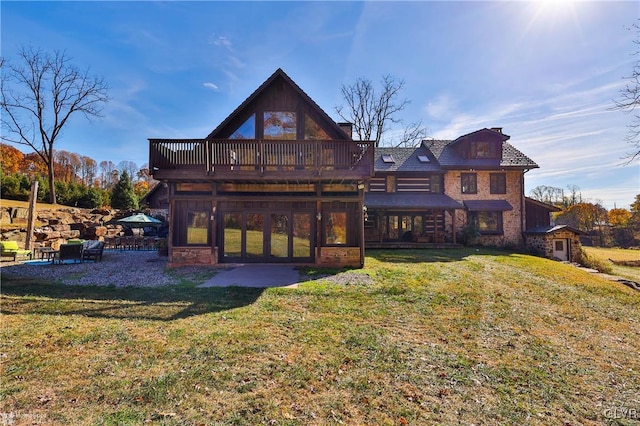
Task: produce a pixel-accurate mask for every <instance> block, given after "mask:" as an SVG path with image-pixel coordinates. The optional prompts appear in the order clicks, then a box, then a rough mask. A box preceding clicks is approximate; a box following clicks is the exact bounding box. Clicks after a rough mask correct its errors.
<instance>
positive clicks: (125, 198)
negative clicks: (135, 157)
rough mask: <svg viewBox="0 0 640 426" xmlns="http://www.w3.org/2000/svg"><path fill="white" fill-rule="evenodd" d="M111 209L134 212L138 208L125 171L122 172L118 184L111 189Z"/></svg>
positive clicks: (129, 179)
mask: <svg viewBox="0 0 640 426" xmlns="http://www.w3.org/2000/svg"><path fill="white" fill-rule="evenodd" d="M111 207H113V208H114V209H120V210H136V209H137V208H138V199H137V198H136V194H135V192H134V191H133V183H132V182H131V178H130V177H129V173H127V172H126V171H124V172H122V174H121V175H120V179H119V180H118V183H116V185H115V186H114V187H113V192H112V193H111Z"/></svg>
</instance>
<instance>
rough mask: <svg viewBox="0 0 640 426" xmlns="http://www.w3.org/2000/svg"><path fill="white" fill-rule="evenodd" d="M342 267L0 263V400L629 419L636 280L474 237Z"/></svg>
mask: <svg viewBox="0 0 640 426" xmlns="http://www.w3.org/2000/svg"><path fill="white" fill-rule="evenodd" d="M307 272H308V273H310V274H311V276H312V277H313V276H319V275H317V274H316V272H317V271H315V270H313V269H309V270H308V271H307ZM320 272H324V273H327V272H328V273H335V272H336V271H320ZM349 274H367V275H369V276H370V277H371V281H372V283H371V284H369V285H363V284H357V283H356V282H363V280H354V281H353V282H351V283H348V282H347V283H342V284H332V283H330V282H329V281H327V279H322V278H319V279H315V280H310V281H309V282H307V283H304V284H302V285H300V286H299V287H298V288H297V289H285V288H280V289H278V288H276V289H268V290H256V289H238V288H231V289H215V288H208V289H197V288H195V286H196V285H197V284H198V283H199V281H200V279H198V278H195V279H194V280H193V281H185V280H184V279H180V274H179V270H178V271H177V272H175V275H176V285H175V286H168V287H165V288H159V289H136V288H118V289H116V288H96V287H69V286H60V285H55V284H53V283H48V282H36V281H32V280H11V279H8V278H7V277H6V276H4V275H3V280H2V305H1V309H2V322H3V324H2V333H1V335H0V345H1V349H0V353H1V358H0V359H1V361H2V367H3V370H2V386H1V394H0V398H1V399H0V401H1V403H2V406H1V407H0V411H1V412H3V413H10V414H11V415H12V416H13V418H14V419H16V421H18V420H19V421H20V422H21V423H22V424H25V423H26V424H31V422H34V420H35V421H39V422H40V424H60V425H69V424H74V425H139V424H147V423H148V424H162V425H200V424H207V425H208V424H216V425H235V424H237V425H245V424H250V425H260V424H265V425H324V424H348V425H359V424H367V425H405V424H408V425H436V424H438V425H439V424H445V425H458V424H464V425H470V424H477V425H504V424H507V425H524V424H527V425H600V424H606V423H610V424H620V425H630V424H637V422H636V423H634V420H633V419H630V418H628V417H630V416H627V418H619V419H612V418H611V417H612V414H611V413H618V414H619V413H620V412H621V409H624V410H626V411H624V412H625V413H629V412H630V411H629V410H635V411H633V412H634V413H638V411H640V410H639V409H640V407H638V395H640V380H638V377H640V357H638V353H640V335H639V330H640V293H638V292H636V291H633V290H631V289H630V288H628V287H626V286H623V285H620V284H616V283H613V282H609V281H607V280H603V279H600V278H598V277H594V276H593V275H591V274H588V273H586V272H584V271H582V270H579V269H577V268H575V267H573V266H570V265H566V264H562V263H559V262H554V261H551V260H546V259H542V258H537V257H532V256H528V255H522V254H516V253H511V252H503V251H490V250H482V249H480V250H477V249H465V250H455V251H454V250H452V251H437V250H424V251H419V250H415V251H410V250H406V251H383V250H379V251H377V250H368V251H367V258H366V267H365V268H364V269H362V270H354V271H351V272H349V273H348V274H346V275H347V276H349ZM336 278H337V277H336ZM203 279H204V278H203ZM615 410H617V411H615ZM618 417H620V416H618ZM20 422H17V423H16V424H21V423H20Z"/></svg>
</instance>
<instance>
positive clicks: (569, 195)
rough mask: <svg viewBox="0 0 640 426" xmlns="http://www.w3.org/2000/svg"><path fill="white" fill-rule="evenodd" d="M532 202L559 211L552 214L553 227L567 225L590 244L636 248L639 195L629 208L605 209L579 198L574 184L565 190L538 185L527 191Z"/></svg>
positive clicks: (639, 231)
mask: <svg viewBox="0 0 640 426" xmlns="http://www.w3.org/2000/svg"><path fill="white" fill-rule="evenodd" d="M529 196H530V197H531V198H533V199H535V200H538V201H541V202H543V203H546V204H550V205H553V206H555V207H558V208H559V209H561V210H560V211H559V212H557V213H554V214H553V219H554V222H555V223H556V224H557V225H569V226H571V227H573V228H576V229H579V230H581V231H583V232H585V233H586V234H587V235H588V236H589V237H590V238H591V242H592V243H593V244H594V245H598V246H604V247H611V246H618V247H630V246H637V245H640V194H638V195H636V198H635V200H634V202H633V203H632V204H631V206H630V209H625V208H620V207H616V208H613V209H611V210H607V209H606V208H605V207H603V206H602V204H601V203H599V202H590V201H588V200H585V199H584V198H583V197H582V193H581V192H580V188H579V187H578V186H577V185H568V186H567V189H566V190H565V189H563V188H558V187H554V186H547V185H540V186H537V187H535V188H534V189H532V190H531V191H530V192H529Z"/></svg>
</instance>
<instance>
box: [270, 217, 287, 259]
mask: <svg viewBox="0 0 640 426" xmlns="http://www.w3.org/2000/svg"><path fill="white" fill-rule="evenodd" d="M289 222H290V221H289V215H288V214H282V213H271V226H270V229H271V233H270V235H269V241H270V243H271V244H270V246H271V249H270V250H269V252H270V254H271V259H272V260H275V261H279V260H285V261H286V260H288V259H289V258H290V257H291V256H290V254H289Z"/></svg>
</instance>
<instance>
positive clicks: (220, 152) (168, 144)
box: [149, 139, 374, 181]
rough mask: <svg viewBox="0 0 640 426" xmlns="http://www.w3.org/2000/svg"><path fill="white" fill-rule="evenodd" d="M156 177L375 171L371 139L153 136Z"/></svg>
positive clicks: (361, 175)
mask: <svg viewBox="0 0 640 426" xmlns="http://www.w3.org/2000/svg"><path fill="white" fill-rule="evenodd" d="M149 144H150V145H149V168H150V170H151V171H152V174H153V177H154V178H155V179H157V180H162V179H169V180H171V179H177V180H182V179H198V180H226V181H252V180H256V179H259V180H263V179H270V180H281V181H291V180H297V181H320V180H349V179H355V180H358V179H365V178H369V177H371V176H372V175H373V162H374V149H373V142H370V141H367V142H362V141H338V140H271V139H268V140H267V139H250V140H247V139H213V140H166V139H150V140H149Z"/></svg>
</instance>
